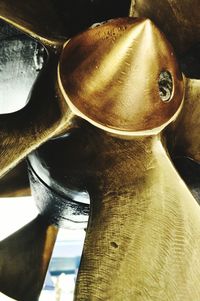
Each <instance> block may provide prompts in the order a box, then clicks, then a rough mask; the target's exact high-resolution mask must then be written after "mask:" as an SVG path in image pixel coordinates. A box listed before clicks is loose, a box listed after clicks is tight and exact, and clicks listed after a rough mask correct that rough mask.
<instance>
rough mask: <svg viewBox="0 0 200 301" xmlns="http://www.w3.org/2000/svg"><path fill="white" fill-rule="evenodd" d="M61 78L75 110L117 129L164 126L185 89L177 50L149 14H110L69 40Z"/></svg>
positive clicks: (129, 131) (138, 131) (139, 131)
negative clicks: (142, 16) (113, 16)
mask: <svg viewBox="0 0 200 301" xmlns="http://www.w3.org/2000/svg"><path fill="white" fill-rule="evenodd" d="M58 80H59V87H60V90H61V92H62V94H63V96H64V98H65V100H66V102H67V103H68V105H69V106H70V108H71V109H72V111H73V112H74V113H75V114H77V115H78V116H80V117H82V118H84V119H86V120H87V121H89V122H90V123H92V124H94V125H95V126H97V127H99V128H102V129H104V130H106V131H107V132H111V133H115V134H119V135H128V136H134V135H149V134H155V133H158V132H160V131H161V130H162V129H163V128H164V127H165V126H166V125H167V124H168V123H170V121H172V120H173V119H174V118H175V116H176V115H177V112H179V111H180V107H181V104H182V100H183V95H184V84H183V77H182V74H181V72H180V71H179V67H178V64H177V61H176V58H175V54H174V51H173V49H172V47H171V45H170V44H169V43H168V41H167V40H166V38H165V36H164V35H163V34H162V33H161V32H160V31H159V29H158V28H157V27H156V26H155V25H154V24H153V23H152V22H151V21H150V20H149V19H136V18H120V19H116V20H110V21H108V22H106V23H102V24H100V25H99V26H96V27H92V28H90V29H88V30H87V31H85V32H84V33H81V34H80V35H78V36H76V37H74V38H73V39H71V40H69V41H68V42H66V44H65V45H64V48H63V52H62V54H61V58H60V63H59V67H58Z"/></svg>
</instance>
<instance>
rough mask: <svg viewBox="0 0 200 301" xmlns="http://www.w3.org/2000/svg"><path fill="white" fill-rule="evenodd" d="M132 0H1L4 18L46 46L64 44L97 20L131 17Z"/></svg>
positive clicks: (0, 15) (1, 14) (1, 12)
mask: <svg viewBox="0 0 200 301" xmlns="http://www.w3.org/2000/svg"><path fill="white" fill-rule="evenodd" d="M129 7H130V0H124V1H123V3H122V2H121V1H119V2H117V3H116V1H115V0H110V1H108V2H105V1H104V0H100V1H99V0H98V1H96V0H95V1H87V0H83V1H80V0H73V1H72V0H68V1H64V0H58V1H55V0H41V1H34V0H27V1H23V0H17V2H16V1H14V0H1V1H0V18H2V19H3V20H5V21H7V22H8V23H10V24H12V25H14V26H15V27H17V28H18V29H20V30H22V31H23V32H25V33H27V34H29V35H31V36H32V37H33V38H36V39H38V40H40V41H41V42H42V43H43V44H45V45H47V46H48V45H53V46H56V45H61V44H62V43H63V41H65V40H67V39H68V38H69V37H70V36H72V35H74V34H77V33H78V32H80V31H82V30H84V29H86V28H88V27H89V26H91V25H92V24H93V23H96V22H102V21H105V20H107V19H111V18H115V17H119V16H127V15H128V11H129Z"/></svg>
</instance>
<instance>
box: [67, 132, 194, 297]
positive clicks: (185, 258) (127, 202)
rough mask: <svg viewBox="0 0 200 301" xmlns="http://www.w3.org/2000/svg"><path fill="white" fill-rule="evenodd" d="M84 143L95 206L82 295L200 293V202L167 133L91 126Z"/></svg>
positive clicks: (81, 162)
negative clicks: (119, 133)
mask: <svg viewBox="0 0 200 301" xmlns="http://www.w3.org/2000/svg"><path fill="white" fill-rule="evenodd" d="M85 141H86V142H85ZM88 141H91V142H89V143H88ZM86 144H87V148H86ZM78 147H80V148H78ZM71 148H72V146H71ZM77 149H79V152H80V153H81V154H80V156H79V159H78V162H77V164H76V163H75V159H74V160H71V163H70V164H71V165H70V164H69V167H70V166H73V168H74V169H72V168H71V169H70V170H69V171H68V172H69V174H70V175H71V177H72V178H73V175H74V174H76V176H77V177H78V175H77V170H78V168H79V169H80V166H81V170H80V171H79V177H82V181H85V182H84V183H85V185H86V187H87V189H88V191H89V194H90V198H91V211H90V219H89V225H88V229H87V234H86V239H85V245H84V250H83V255H82V260H81V266H80V270H79V274H78V280H77V285H76V292H75V300H76V301H79V300H80V301H82V300H110V301H111V300H113V301H121V300H127V301H128V300H130V301H132V300H147V299H148V300H152V301H155V300H177V301H178V300H183V301H188V300H190V299H191V300H199V299H200V232H199V228H200V208H199V205H198V204H197V202H196V200H195V199H194V197H193V196H192V194H191V193H190V191H189V190H188V188H187V187H186V185H185V183H184V182H183V181H182V179H181V178H180V176H179V175H178V173H177V172H176V170H175V168H174V166H173V164H172V163H171V161H170V159H169V157H168V155H167V153H166V151H165V149H164V148H163V146H162V143H161V141H160V137H158V136H154V137H146V138H144V137H138V138H134V139H132V140H130V141H128V140H127V141H126V140H120V139H119V138H114V137H109V136H108V135H105V134H103V133H99V132H97V131H93V134H92V133H91V131H90V132H89V134H88V135H83V136H82V144H80V145H77ZM89 150H90V152H89ZM77 152H78V151H77ZM76 155H77V154H76ZM80 157H81V159H80ZM89 158H90V160H89ZM91 158H92V159H91ZM76 159H77V156H76ZM73 170H74V174H73ZM79 180H80V179H79ZM88 183H89V184H88Z"/></svg>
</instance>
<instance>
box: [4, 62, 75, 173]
mask: <svg viewBox="0 0 200 301" xmlns="http://www.w3.org/2000/svg"><path fill="white" fill-rule="evenodd" d="M56 71H57V59H55V60H54V58H51V59H50V61H49V62H48V64H47V65H46V66H45V67H44V68H43V70H42V72H41V73H40V75H39V76H38V78H37V80H36V82H35V85H34V86H33V89H32V91H31V93H30V100H29V102H28V104H27V105H26V106H25V107H24V108H23V109H22V110H20V111H18V112H15V113H12V114H4V115H0V166H1V170H0V175H3V174H5V173H6V172H7V171H9V170H10V169H11V168H13V167H14V166H15V165H16V164H17V163H18V162H19V161H21V160H22V159H23V158H24V157H25V156H26V155H27V154H28V153H30V152H31V151H32V150H34V149H35V148H37V147H38V146H39V145H40V144H42V143H43V142H45V141H46V140H48V139H50V138H51V137H53V136H54V135H56V134H58V132H59V131H61V130H62V129H63V128H67V126H68V125H69V122H68V121H69V120H71V117H72V114H71V113H70V112H69V110H68V107H67V105H66V103H65V102H64V100H63V98H62V96H61V95H60V94H59V93H57V91H56V90H57V88H56Z"/></svg>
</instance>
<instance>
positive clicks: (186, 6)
mask: <svg viewBox="0 0 200 301" xmlns="http://www.w3.org/2000/svg"><path fill="white" fill-rule="evenodd" d="M199 9H200V2H199V1H197V0H193V1H187V0H163V1H159V0H148V1H146V0H137V1H135V0H132V4H131V10H130V15H131V16H134V17H145V18H150V19H151V20H152V21H153V22H154V23H155V24H156V25H157V26H158V27H159V28H160V30H162V31H163V32H164V33H165V34H166V36H167V38H168V39H169V41H170V42H171V43H172V45H173V47H174V48H175V50H176V52H177V54H183V53H185V52H186V51H187V50H188V49H190V47H192V46H193V45H195V44H196V43H197V42H198V41H199V39H200V19H199ZM191 16H192V18H191Z"/></svg>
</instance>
